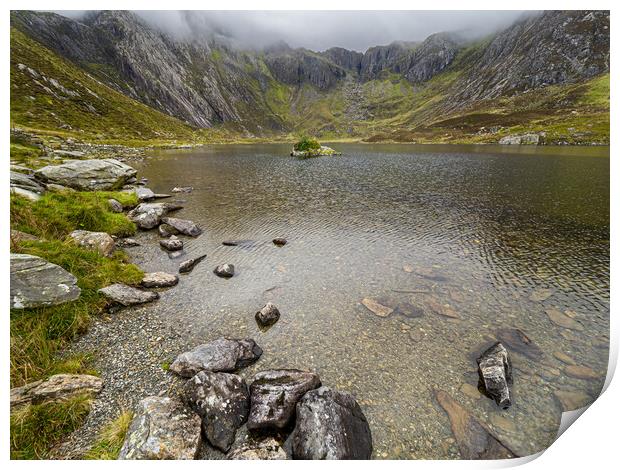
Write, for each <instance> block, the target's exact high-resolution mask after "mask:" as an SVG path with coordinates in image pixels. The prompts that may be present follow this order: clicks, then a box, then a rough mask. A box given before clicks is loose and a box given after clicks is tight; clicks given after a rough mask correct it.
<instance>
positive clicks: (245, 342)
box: [170, 338, 263, 377]
mask: <svg viewBox="0 0 620 470" xmlns="http://www.w3.org/2000/svg"><path fill="white" fill-rule="evenodd" d="M262 354H263V350H262V349H261V348H260V347H259V346H258V345H257V344H256V342H255V341H254V340H253V339H250V338H246V339H229V338H218V339H216V340H214V341H211V342H210V343H206V344H201V345H200V346H197V347H196V348H194V349H193V350H191V351H188V352H184V353H182V354H179V356H178V357H177V358H176V359H175V360H174V362H173V363H172V364H171V365H170V370H171V371H172V372H175V373H176V374H178V375H180V376H181V377H192V376H194V375H195V374H197V373H198V372H200V371H203V370H205V371H210V372H233V371H235V370H237V369H240V368H242V367H246V366H248V365H250V364H252V363H253V362H255V361H257V360H258V358H259V357H260V356H261V355H262Z"/></svg>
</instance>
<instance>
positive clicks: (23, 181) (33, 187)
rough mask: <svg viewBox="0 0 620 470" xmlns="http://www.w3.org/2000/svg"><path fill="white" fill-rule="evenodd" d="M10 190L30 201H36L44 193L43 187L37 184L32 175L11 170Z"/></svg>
mask: <svg viewBox="0 0 620 470" xmlns="http://www.w3.org/2000/svg"><path fill="white" fill-rule="evenodd" d="M10 185H11V192H12V193H15V194H18V195H20V196H22V197H25V198H27V199H30V200H31V201H38V200H39V198H40V197H41V195H43V193H45V188H44V187H43V186H42V185H41V184H39V183H38V182H37V181H36V180H35V179H34V177H32V176H30V175H25V174H23V173H16V172H14V171H11V181H10Z"/></svg>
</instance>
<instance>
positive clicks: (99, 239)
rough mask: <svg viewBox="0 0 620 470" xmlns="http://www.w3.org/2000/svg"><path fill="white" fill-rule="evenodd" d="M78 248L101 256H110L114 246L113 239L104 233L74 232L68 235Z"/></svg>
mask: <svg viewBox="0 0 620 470" xmlns="http://www.w3.org/2000/svg"><path fill="white" fill-rule="evenodd" d="M69 236H70V237H71V238H72V239H73V241H74V242H75V243H77V245H78V246H81V247H82V248H86V249H88V250H93V251H97V252H99V254H101V255H103V256H111V255H112V253H114V249H115V248H116V244H115V243H114V239H113V238H112V237H111V236H110V235H109V234H107V233H105V232H89V231H88V230H74V231H73V232H71V233H70V234H69Z"/></svg>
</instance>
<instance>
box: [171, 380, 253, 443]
mask: <svg viewBox="0 0 620 470" xmlns="http://www.w3.org/2000/svg"><path fill="white" fill-rule="evenodd" d="M183 391H184V400H185V403H187V405H188V406H189V407H190V408H192V409H193V410H194V411H195V412H196V413H198V415H199V416H200V417H201V418H202V431H203V433H204V435H205V437H206V438H207V440H208V441H209V443H210V444H211V445H212V446H213V447H216V448H218V449H220V450H221V451H222V452H227V451H228V449H230V446H231V444H232V443H233V441H234V440H235V433H236V432H237V429H238V428H239V426H241V425H242V424H243V423H245V421H246V419H247V418H248V411H249V409H250V394H249V393H248V386H247V385H246V383H245V380H243V379H242V378H241V377H239V376H238V375H235V374H226V373H223V372H208V371H201V372H198V373H197V374H196V375H195V376H194V377H192V378H191V379H190V380H188V381H187V383H186V384H185V386H184V387H183Z"/></svg>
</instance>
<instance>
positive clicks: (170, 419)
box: [118, 397, 201, 460]
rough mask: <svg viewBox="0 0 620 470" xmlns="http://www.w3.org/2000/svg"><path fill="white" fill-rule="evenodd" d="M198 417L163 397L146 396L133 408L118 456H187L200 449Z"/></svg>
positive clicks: (196, 452)
mask: <svg viewBox="0 0 620 470" xmlns="http://www.w3.org/2000/svg"><path fill="white" fill-rule="evenodd" d="M200 443H201V436H200V417H199V416H198V415H196V414H195V413H194V412H193V411H190V410H188V409H186V408H185V407H184V406H183V405H182V404H181V403H180V402H177V401H175V400H172V399H170V398H167V397H147V398H145V399H144V400H142V401H141V402H140V404H139V405H138V408H137V410H135V413H134V418H133V420H132V422H131V425H130V426H129V430H128V431H127V435H126V436H125V442H124V443H123V447H122V448H121V451H120V453H119V456H118V458H119V459H120V460H191V459H194V458H196V455H197V454H198V451H199V449H200Z"/></svg>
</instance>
